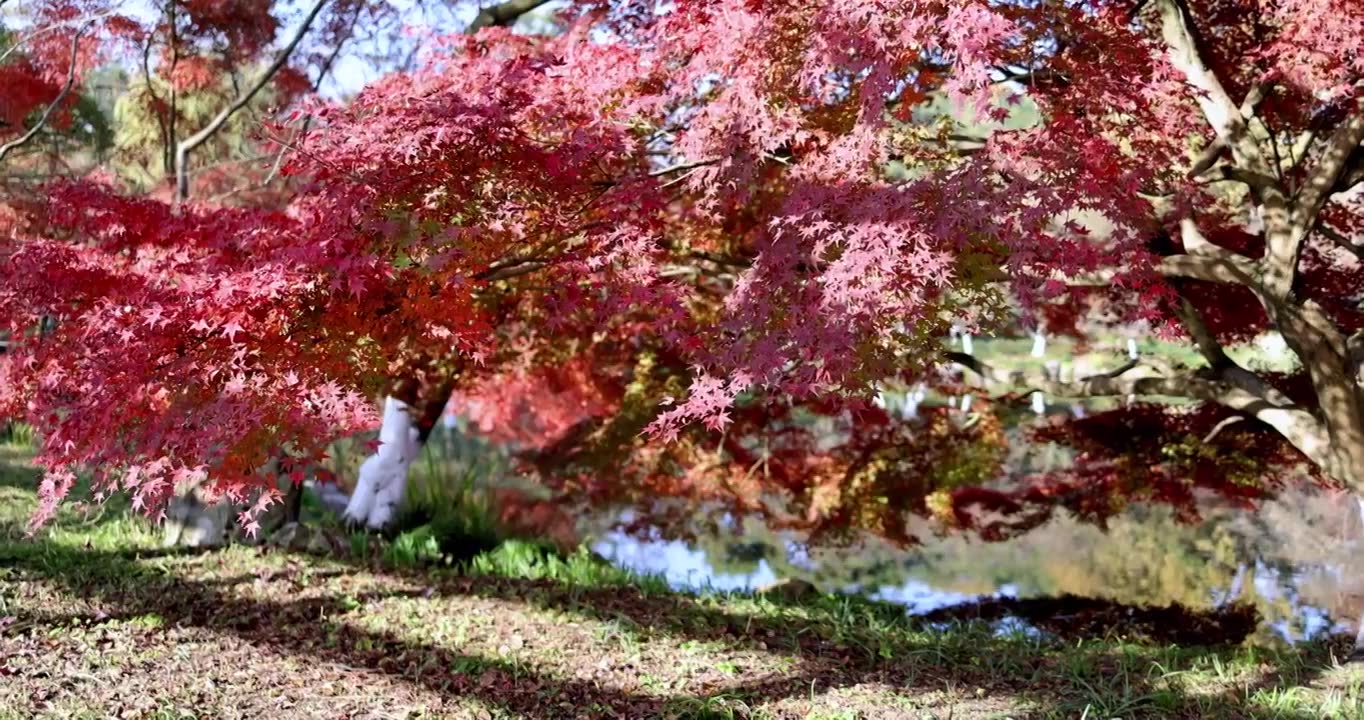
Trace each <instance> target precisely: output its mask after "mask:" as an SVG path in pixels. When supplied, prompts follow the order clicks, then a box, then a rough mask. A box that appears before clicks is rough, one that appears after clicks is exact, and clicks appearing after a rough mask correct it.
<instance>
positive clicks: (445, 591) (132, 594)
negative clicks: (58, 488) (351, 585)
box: [0, 458, 1329, 720]
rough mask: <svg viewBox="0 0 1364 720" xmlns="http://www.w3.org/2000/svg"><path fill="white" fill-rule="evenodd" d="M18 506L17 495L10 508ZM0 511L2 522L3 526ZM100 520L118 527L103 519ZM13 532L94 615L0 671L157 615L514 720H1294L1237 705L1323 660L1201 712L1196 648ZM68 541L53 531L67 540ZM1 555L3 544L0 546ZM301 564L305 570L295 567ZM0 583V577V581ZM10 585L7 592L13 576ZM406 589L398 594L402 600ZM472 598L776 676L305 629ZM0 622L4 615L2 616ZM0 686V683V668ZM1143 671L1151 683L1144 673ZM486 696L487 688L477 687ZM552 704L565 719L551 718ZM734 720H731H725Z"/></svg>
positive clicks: (30, 482)
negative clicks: (864, 711)
mask: <svg viewBox="0 0 1364 720" xmlns="http://www.w3.org/2000/svg"><path fill="white" fill-rule="evenodd" d="M6 460H9V458H0V488H3V487H9V488H14V489H22V490H24V491H26V493H27V497H28V498H29V499H30V500H31V493H32V489H33V486H34V480H35V478H36V473H34V472H32V471H28V470H26V469H24V468H19V467H16V466H13V465H9V464H8V463H6V462H5V461H6ZM15 499H18V498H17V495H16V498H15ZM11 509H12V508H11ZM111 514H114V515H116V514H117V513H111ZM15 522H16V521H15V520H14V518H13V516H12V515H10V516H9V517H8V518H2V519H0V570H3V571H8V572H11V573H13V572H17V573H18V574H19V576H20V577H22V578H27V579H31V580H34V581H39V582H42V583H46V584H50V585H51V586H52V587H53V588H55V589H57V590H59V591H60V592H62V593H64V594H66V595H69V596H73V597H79V598H83V599H86V600H89V601H91V602H92V603H93V604H95V605H97V606H99V607H102V608H105V613H107V614H105V613H100V614H98V615H94V614H79V615H71V614H62V613H55V612H50V611H46V610H43V609H40V608H33V609H25V610H22V611H17V612H13V613H12V619H11V620H10V622H9V625H8V626H5V627H0V657H3V656H4V652H3V651H4V649H5V646H6V645H7V644H10V643H19V642H22V641H23V638H24V637H30V638H31V637H36V636H38V635H43V634H46V633H48V632H50V631H54V630H60V629H62V628H65V627H69V626H72V625H74V624H83V625H90V624H100V623H105V622H113V621H120V620H130V619H134V618H138V617H142V616H148V615H156V616H158V617H160V618H161V619H162V621H163V622H164V623H166V624H167V625H170V626H181V627H192V628H200V629H204V630H207V631H209V632H212V633H217V634H221V635H224V636H231V637H234V638H238V639H241V640H244V641H246V642H248V643H250V644H252V645H254V646H257V647H260V648H261V649H263V650H269V651H272V652H274V653H278V654H282V655H291V656H294V657H296V658H298V659H300V660H303V661H305V662H309V663H315V662H319V661H322V662H329V663H336V664H338V665H342V666H345V667H346V668H349V669H354V670H367V671H370V672H376V673H381V674H384V675H387V676H390V677H393V678H395V679H399V680H401V681H402V682H404V683H408V684H410V685H411V686H414V687H421V688H425V689H427V690H429V691H431V692H434V693H436V694H439V695H441V696H443V697H446V698H451V699H453V698H469V699H475V700H477V701H480V702H482V703H484V704H485V705H487V706H489V707H492V708H498V709H500V710H502V711H504V712H510V713H514V714H517V715H520V716H524V717H530V718H557V717H582V716H583V713H584V712H587V713H590V714H589V715H588V716H590V717H613V716H614V717H627V718H658V717H715V716H721V717H723V716H726V715H725V714H724V713H723V712H721V713H717V712H714V711H709V712H708V711H707V710H706V708H708V707H712V703H714V702H715V701H717V700H724V699H737V700H741V701H742V702H743V703H745V704H747V705H750V706H751V705H757V704H761V703H766V702H778V701H781V700H784V699H789V698H794V699H800V698H809V697H811V696H812V695H816V694H821V693H827V692H829V691H831V690H835V689H840V688H848V687H852V686H855V685H867V684H878V685H884V686H889V687H891V688H893V689H894V690H895V691H896V692H898V693H899V694H901V695H909V696H912V695H915V694H921V695H926V694H928V693H933V692H939V691H943V690H945V689H949V688H958V687H965V688H971V689H974V688H982V689H984V690H985V691H987V693H988V694H989V695H990V696H991V697H1000V696H1004V697H1008V698H1011V699H1017V700H1019V701H1022V702H1023V703H1025V704H1026V705H1028V706H1030V707H1032V708H1033V711H1030V712H1029V713H1028V716H1029V717H1032V716H1043V717H1058V716H1059V717H1079V716H1081V714H1082V713H1084V714H1088V716H1090V717H1114V716H1121V717H1129V718H1130V717H1222V718H1249V717H1276V718H1285V719H1287V720H1298V719H1302V720H1306V719H1307V718H1316V717H1319V716H1320V714H1319V713H1316V712H1307V711H1303V710H1297V709H1293V708H1266V707H1262V706H1260V705H1259V704H1256V703H1252V702H1251V700H1250V699H1249V696H1250V695H1251V693H1252V692H1253V691H1262V692H1268V693H1271V694H1272V693H1274V692H1276V691H1284V692H1291V691H1292V690H1293V689H1294V688H1296V687H1298V686H1301V685H1305V684H1307V683H1309V682H1311V681H1313V680H1314V679H1315V678H1316V677H1317V676H1318V675H1319V674H1320V673H1321V672H1323V671H1324V670H1325V669H1327V667H1328V665H1329V657H1328V650H1327V648H1325V647H1324V646H1321V645H1314V646H1311V647H1308V648H1304V649H1303V650H1302V651H1301V652H1299V653H1284V654H1279V655H1274V656H1267V657H1266V663H1265V672H1264V673H1263V674H1262V675H1261V676H1260V677H1259V678H1258V679H1256V680H1255V681H1254V682H1252V683H1251V685H1250V686H1249V687H1241V688H1239V692H1230V693H1223V694H1220V695H1217V696H1216V697H1209V696H1205V695H1199V694H1197V690H1198V689H1199V688H1193V689H1191V690H1184V689H1180V688H1179V687H1176V686H1171V685H1167V684H1162V683H1161V682H1160V680H1161V675H1163V674H1164V673H1165V670H1163V669H1159V668H1158V667H1156V668H1153V666H1157V665H1158V662H1157V661H1159V662H1160V663H1166V664H1173V665H1183V666H1188V665H1190V664H1194V663H1200V662H1204V663H1208V664H1215V663H1216V662H1217V661H1220V660H1222V659H1223V658H1226V657H1228V656H1229V654H1230V652H1229V651H1226V650H1215V649H1210V648H1183V649H1169V648H1166V649H1160V648H1150V647H1147V648H1140V647H1132V646H1125V647H1120V646H1116V645H1114V644H1112V643H1084V644H1080V645H1078V646H1072V647H1068V648H1063V647H1060V646H1057V645H1048V644H1045V643H1043V642H1040V641H1038V640H1035V639H1029V638H1026V637H1022V636H1012V637H998V636H995V635H993V634H992V633H991V632H990V630H989V629H988V628H987V627H985V626H983V625H980V624H976V625H971V626H968V627H966V628H964V629H953V630H942V631H933V630H929V629H927V628H926V627H924V623H923V622H921V621H920V622H915V621H908V620H906V619H905V616H904V610H903V609H902V608H899V607H896V606H893V605H888V604H883V603H872V602H868V601H863V600H857V599H853V598H831V597H821V598H818V599H815V600H812V601H808V602H805V601H791V600H785V599H782V598H780V597H773V598H770V599H765V600H762V601H754V600H722V599H717V598H714V597H704V596H702V597H696V596H689V595H681V594H675V593H669V592H662V591H661V588H660V587H659V586H658V584H657V583H654V584H650V583H641V584H610V585H601V584H576V583H573V582H567V581H558V580H531V579H525V578H517V577H503V576H498V575H478V576H473V575H468V574H461V573H454V572H450V571H448V570H434V569H433V570H425V571H422V570H412V569H406V570H405V569H395V568H391V567H384V568H383V572H384V573H385V574H386V575H389V576H393V577H394V578H395V579H398V580H403V581H411V583H412V584H414V585H416V586H419V587H421V588H422V589H421V590H411V589H403V588H394V589H392V590H382V589H381V590H377V591H368V592H364V593H359V594H358V596H357V595H345V596H343V595H341V594H333V595H325V596H321V597H316V596H314V597H294V598H289V597H287V596H286V597H284V598H282V599H267V598H253V597H243V596H242V593H238V592H236V588H237V587H238V586H240V585H242V584H246V583H250V582H253V581H255V580H260V579H263V577H262V576H263V575H264V576H265V577H264V579H269V576H270V575H271V574H272V573H273V574H279V573H280V571H279V570H278V569H275V570H271V569H261V568H257V569H256V571H255V572H239V573H235V574H229V575H227V576H225V577H217V578H186V577H183V576H180V575H178V574H176V573H174V572H170V571H168V570H167V569H166V568H165V567H163V566H161V565H160V564H159V563H158V562H157V561H158V559H159V558H167V557H176V556H186V555H191V554H202V553H196V552H194V551H188V550H183V549H153V550H146V549H142V550H134V549H101V548H79V547H75V546H72V545H68V544H61V543H56V542H52V541H50V540H43V539H37V540H33V541H24V540H19V539H18V538H20V537H21V536H22V531H23V528H22V527H18V526H16V525H15ZM68 529H69V528H68ZM5 538H12V539H13V540H12V541H10V542H3V540H4V539H5ZM293 560H297V561H299V562H301V563H303V564H305V565H306V564H307V563H309V562H310V561H311V559H310V558H307V557H298V558H293ZM373 569H374V567H373V565H372V563H371V562H369V561H360V560H352V561H351V562H350V567H349V569H346V568H345V567H344V566H343V567H341V568H329V569H317V570H315V571H313V572H312V573H311V575H312V577H313V578H314V579H320V578H327V577H337V576H344V575H350V574H356V575H359V574H361V573H363V572H367V571H370V570H373ZM2 577H3V576H2V575H0V578H2ZM11 577H12V576H11ZM404 584H406V583H404ZM433 596H443V597H456V596H467V597H481V598H488V599H496V600H500V601H505V602H509V603H516V604H524V605H527V606H529V607H534V608H539V609H543V610H552V611H556V612H561V613H567V614H570V615H574V616H577V617H580V618H583V619H588V620H593V621H600V622H602V623H609V624H611V625H612V626H613V627H617V628H624V632H628V633H630V634H632V635H633V636H634V637H635V638H636V639H638V640H641V641H659V642H665V643H676V642H686V641H696V642H703V643H714V644H717V645H720V646H724V647H727V648H733V649H735V650H739V651H745V652H749V653H759V654H763V655H770V656H775V657H780V658H784V659H786V660H787V661H788V662H787V663H786V664H785V668H784V670H782V671H781V672H780V673H777V674H776V675H775V676H772V675H769V676H765V677H763V678H761V679H757V680H749V681H745V680H743V679H742V676H740V678H739V679H737V680H735V681H734V682H730V683H728V684H725V685H723V686H721V687H718V688H716V689H713V690H711V691H709V692H707V693H704V694H682V695H671V696H668V695H661V694H651V693H645V692H635V691H630V690H625V689H619V688H615V687H611V686H610V685H609V684H603V683H602V682H600V681H593V680H584V679H577V678H563V677H557V676H554V675H553V674H551V673H549V672H545V671H541V670H537V669H535V668H534V667H530V668H528V667H527V665H526V664H525V663H524V662H519V663H518V662H515V661H511V660H507V659H503V658H502V657H499V656H493V655H482V654H465V653H460V652H456V651H454V650H451V649H449V648H447V647H443V646H441V645H438V644H435V643H430V642H422V641H420V640H414V638H412V637H411V636H406V635H402V634H399V633H396V632H385V631H375V630H369V629H365V628H361V627H356V626H355V625H353V624H351V623H348V622H345V621H340V622H338V621H335V620H320V619H319V618H327V617H337V616H342V615H345V614H346V613H348V612H350V611H352V610H354V608H355V607H356V603H357V602H366V601H378V600H383V599H388V598H419V597H420V598H425V597H433ZM0 614H3V613H0ZM0 669H2V668H0ZM1153 669H1154V670H1155V671H1153ZM490 678H491V680H490ZM565 703H567V705H568V707H571V709H568V708H566V707H565ZM734 714H735V715H737V716H741V717H742V716H743V714H742V713H734Z"/></svg>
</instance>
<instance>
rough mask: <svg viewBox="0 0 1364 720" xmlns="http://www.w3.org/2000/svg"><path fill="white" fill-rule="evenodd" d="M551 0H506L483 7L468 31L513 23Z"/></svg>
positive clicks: (466, 30)
mask: <svg viewBox="0 0 1364 720" xmlns="http://www.w3.org/2000/svg"><path fill="white" fill-rule="evenodd" d="M548 2H549V0H506V2H503V3H500V4H498V5H493V6H491V7H486V8H483V9H482V10H479V11H478V15H477V16H475V17H474V19H473V21H472V22H470V23H469V27H467V28H465V30H464V31H465V32H467V33H475V32H478V31H479V30H482V29H483V28H485V27H492V26H494V25H504V26H505V25H511V24H512V23H514V22H516V20H517V18H519V17H521V16H522V15H525V14H526V13H528V12H530V11H532V10H534V9H535V8H538V7H540V6H541V5H545V4H547V3H548Z"/></svg>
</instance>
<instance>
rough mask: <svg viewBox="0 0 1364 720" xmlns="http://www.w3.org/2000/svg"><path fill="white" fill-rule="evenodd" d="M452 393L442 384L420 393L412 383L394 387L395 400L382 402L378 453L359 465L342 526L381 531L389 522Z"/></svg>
mask: <svg viewBox="0 0 1364 720" xmlns="http://www.w3.org/2000/svg"><path fill="white" fill-rule="evenodd" d="M453 388H454V385H453V383H451V382H448V381H442V382H439V383H438V384H437V385H436V386H435V387H434V388H433V389H431V390H429V391H426V392H423V391H422V390H423V388H422V384H421V383H420V382H419V381H418V380H416V379H413V378H404V379H401V380H399V381H397V382H395V383H394V385H393V388H392V393H393V394H391V395H389V396H388V397H387V398H385V399H384V416H383V423H382V425H381V426H380V428H379V443H380V445H379V448H378V449H377V450H375V452H374V454H373V455H371V456H369V457H368V458H366V459H365V461H364V463H362V464H361V465H360V472H359V477H358V478H357V480H356V483H355V491H354V492H353V493H351V498H350V502H349V503H348V504H347V505H346V510H345V512H344V513H343V515H342V517H343V518H344V520H345V522H346V524H348V525H355V526H359V525H363V526H365V527H368V528H370V529H371V530H382V529H384V528H385V527H388V526H389V525H390V524H391V523H392V522H393V520H394V518H395V516H396V515H397V512H398V509H399V508H401V507H402V504H403V500H404V498H405V497H406V495H407V476H408V472H409V471H410V469H411V467H412V463H413V462H415V461H416V459H417V457H418V456H419V455H420V454H421V451H422V448H424V447H425V446H426V441H427V440H428V439H429V438H430V437H431V432H432V431H433V430H434V429H435V427H436V424H437V423H438V422H440V418H441V416H442V415H443V414H444V413H445V407H446V405H447V404H448V403H449V401H450V394H451V392H452V390H453Z"/></svg>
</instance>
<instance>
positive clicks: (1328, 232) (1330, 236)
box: [1317, 223, 1364, 260]
mask: <svg viewBox="0 0 1364 720" xmlns="http://www.w3.org/2000/svg"><path fill="white" fill-rule="evenodd" d="M1317 232H1319V233H1321V234H1322V236H1323V237H1325V238H1326V239H1327V240H1330V241H1331V242H1333V243H1335V245H1336V247H1339V248H1341V249H1342V250H1345V251H1346V252H1349V253H1350V254H1351V255H1354V256H1355V257H1357V258H1359V259H1360V260H1364V245H1356V244H1354V243H1353V242H1351V241H1350V238H1347V237H1345V236H1344V235H1341V234H1340V233H1338V232H1336V230H1335V228H1333V227H1331V226H1329V225H1326V224H1324V223H1317Z"/></svg>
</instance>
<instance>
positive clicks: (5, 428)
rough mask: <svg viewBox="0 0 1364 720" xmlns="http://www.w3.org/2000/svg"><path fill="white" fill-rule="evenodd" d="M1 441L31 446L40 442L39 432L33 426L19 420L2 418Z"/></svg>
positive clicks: (25, 446) (6, 443)
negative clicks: (4, 419)
mask: <svg viewBox="0 0 1364 720" xmlns="http://www.w3.org/2000/svg"><path fill="white" fill-rule="evenodd" d="M0 443H3V444H5V445H15V446H18V447H23V448H31V447H34V446H35V445H37V443H38V434H37V432H35V431H34V429H33V426H32V425H29V424H27V423H22V422H19V421H17V420H9V421H3V420H0Z"/></svg>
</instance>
